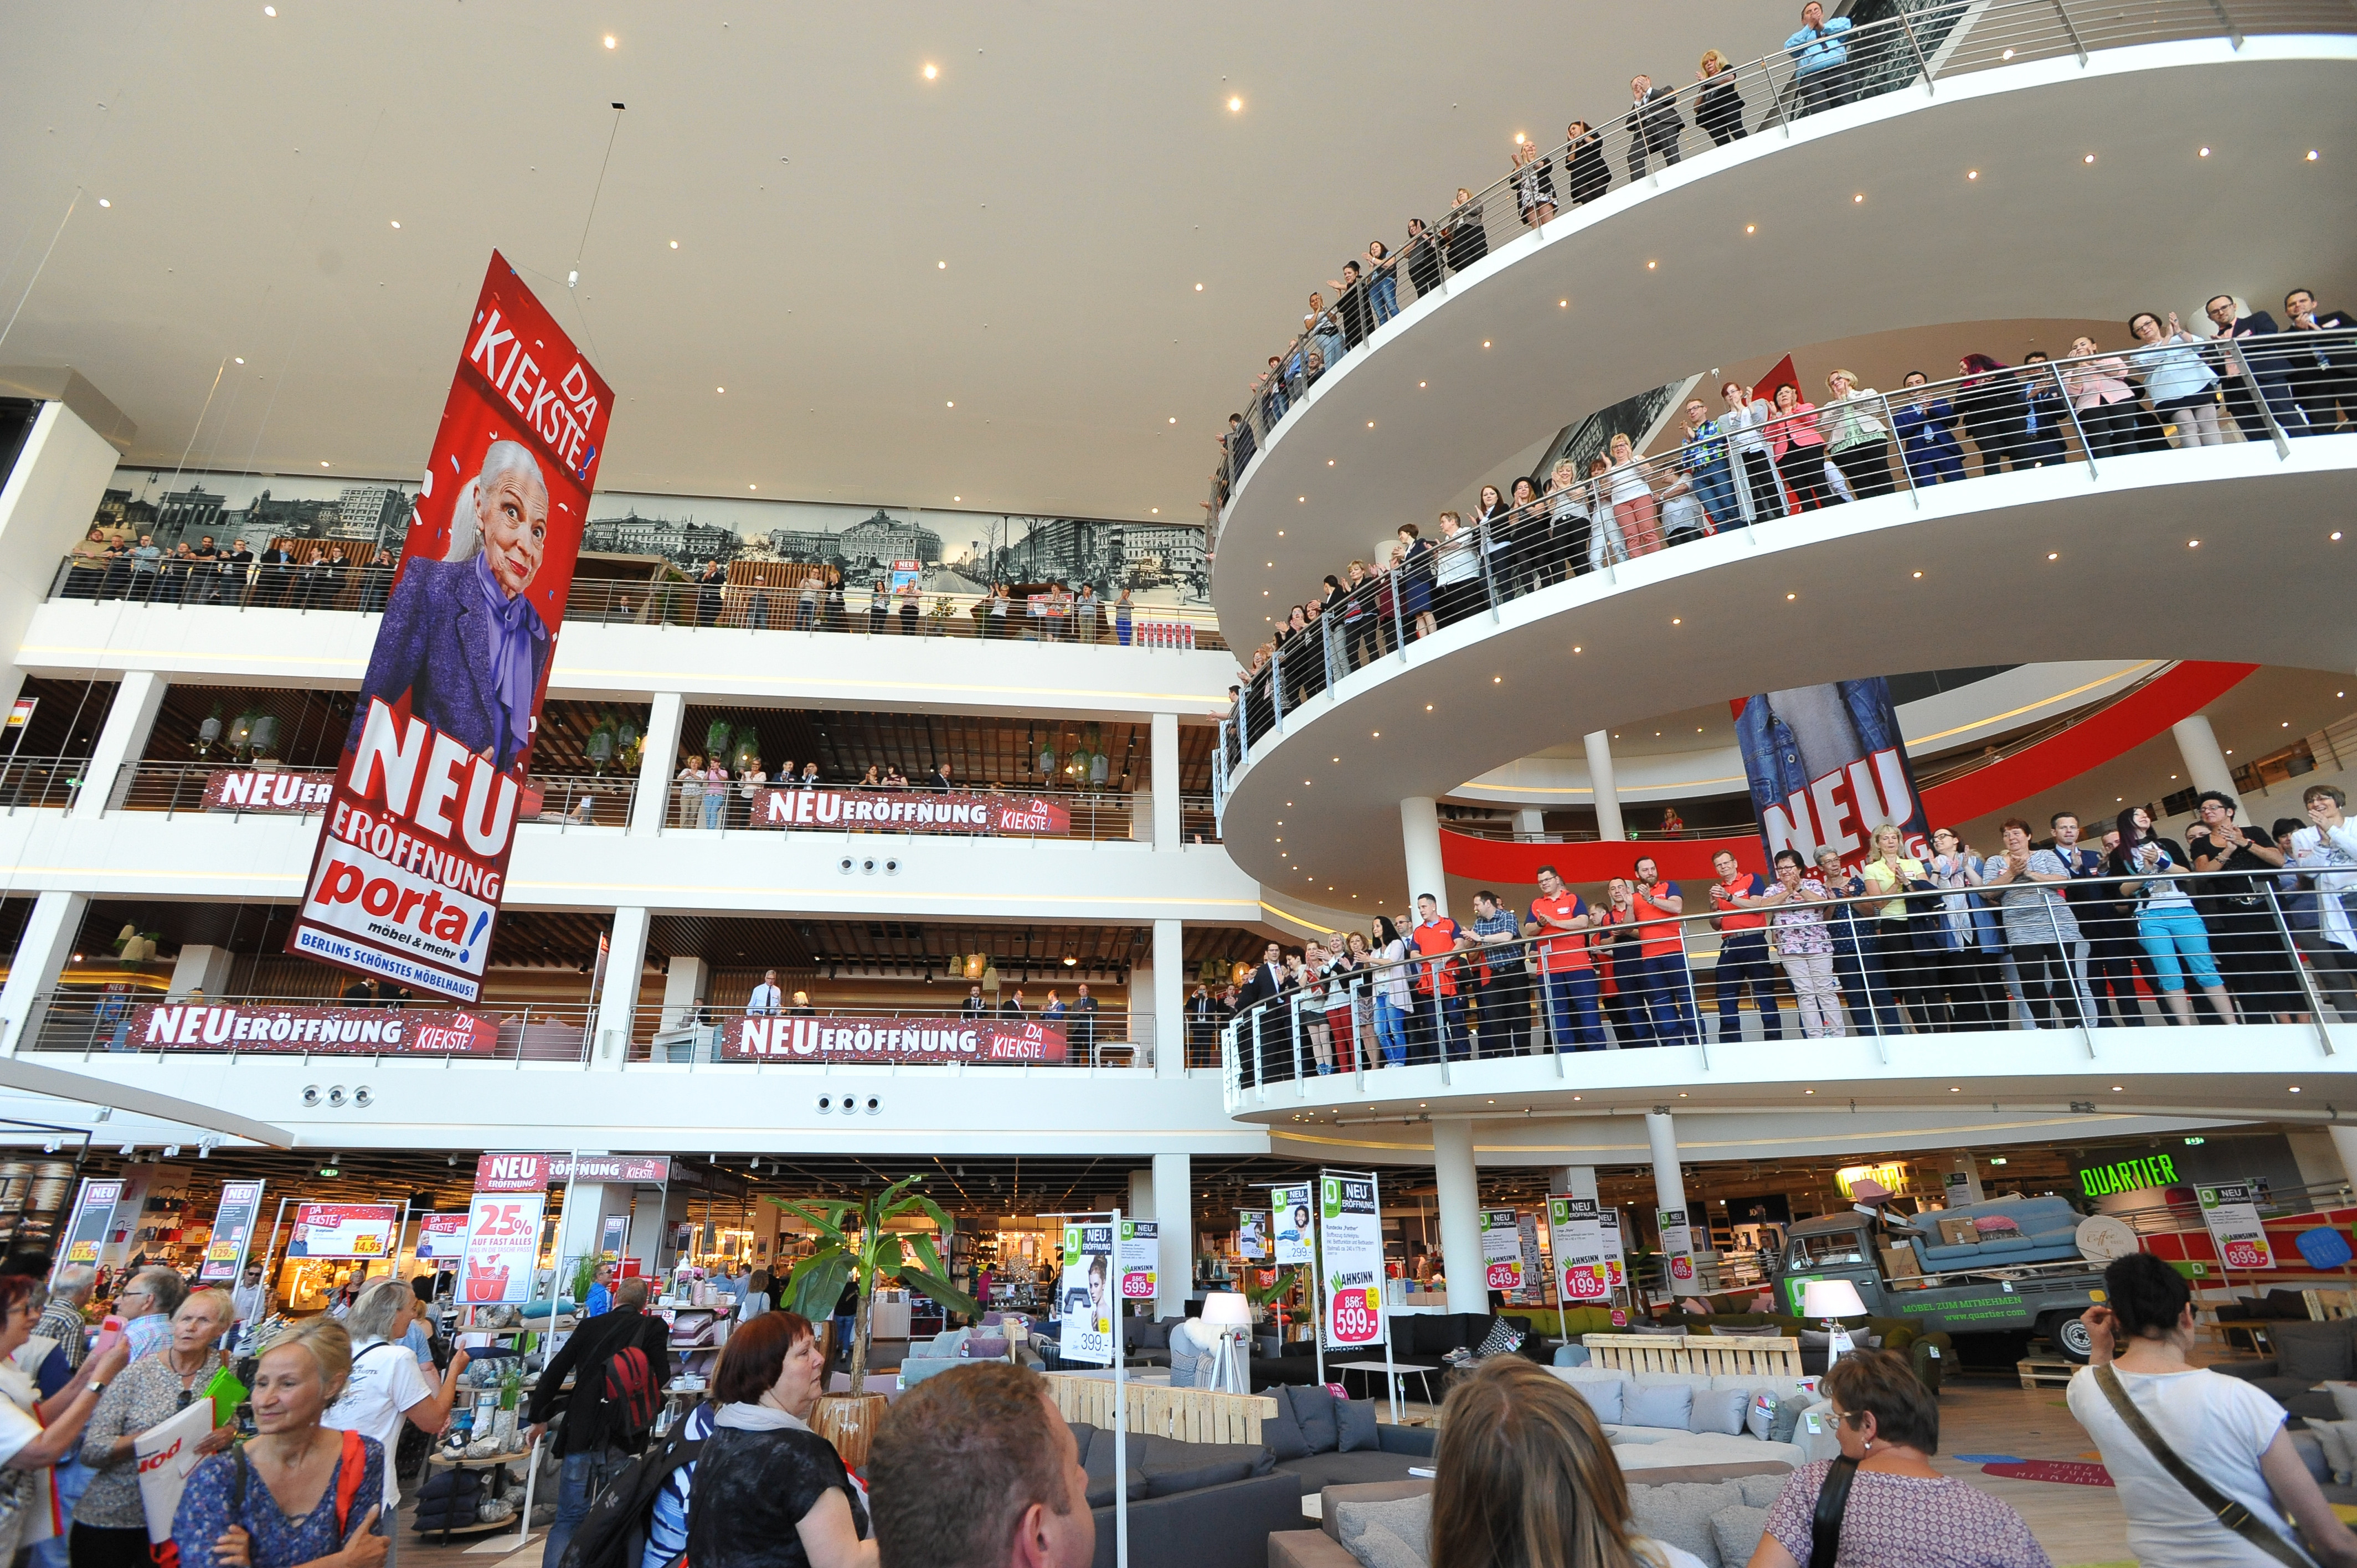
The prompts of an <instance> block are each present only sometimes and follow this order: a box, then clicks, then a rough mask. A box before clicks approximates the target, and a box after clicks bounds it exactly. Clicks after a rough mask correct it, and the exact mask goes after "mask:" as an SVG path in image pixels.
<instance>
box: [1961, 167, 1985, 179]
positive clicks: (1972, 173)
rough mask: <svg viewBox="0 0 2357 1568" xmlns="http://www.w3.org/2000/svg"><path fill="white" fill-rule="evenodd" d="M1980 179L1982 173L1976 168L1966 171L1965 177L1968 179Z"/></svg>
mask: <svg viewBox="0 0 2357 1568" xmlns="http://www.w3.org/2000/svg"><path fill="white" fill-rule="evenodd" d="M1964 177H1965V178H1966V179H1978V178H1980V177H1981V171H1980V170H1978V169H1976V168H1968V169H1966V170H1965V171H1964Z"/></svg>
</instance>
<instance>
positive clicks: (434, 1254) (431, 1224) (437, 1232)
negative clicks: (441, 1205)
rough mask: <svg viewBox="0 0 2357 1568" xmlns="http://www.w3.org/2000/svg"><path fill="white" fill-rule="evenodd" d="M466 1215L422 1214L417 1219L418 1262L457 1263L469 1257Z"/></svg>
mask: <svg viewBox="0 0 2357 1568" xmlns="http://www.w3.org/2000/svg"><path fill="white" fill-rule="evenodd" d="M468 1218H469V1216H468V1215H466V1214H422V1215H420V1216H418V1219H417V1261H418V1262H421V1263H427V1262H432V1263H447V1262H456V1261H457V1260H458V1259H460V1258H463V1257H465V1256H466V1255H467V1221H468Z"/></svg>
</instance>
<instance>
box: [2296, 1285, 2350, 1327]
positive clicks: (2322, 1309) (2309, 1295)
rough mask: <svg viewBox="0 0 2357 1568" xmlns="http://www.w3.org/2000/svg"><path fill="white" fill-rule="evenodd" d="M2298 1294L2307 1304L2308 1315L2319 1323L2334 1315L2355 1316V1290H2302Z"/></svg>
mask: <svg viewBox="0 0 2357 1568" xmlns="http://www.w3.org/2000/svg"><path fill="white" fill-rule="evenodd" d="M2299 1296H2300V1299H2301V1300H2302V1301H2304V1302H2306V1303H2307V1304H2308V1316H2309V1317H2310V1318H2312V1319H2314V1320H2315V1321H2317V1322H2319V1323H2322V1322H2325V1321H2327V1320H2328V1319H2330V1318H2335V1317H2357V1291H2345V1290H2304V1291H2302V1292H2300V1293H2299Z"/></svg>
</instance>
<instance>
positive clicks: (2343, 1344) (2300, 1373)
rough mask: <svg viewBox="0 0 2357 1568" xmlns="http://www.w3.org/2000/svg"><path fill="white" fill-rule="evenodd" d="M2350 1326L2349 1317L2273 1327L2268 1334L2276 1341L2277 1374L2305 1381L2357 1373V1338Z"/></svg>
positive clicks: (2280, 1324) (2344, 1378) (2323, 1379)
mask: <svg viewBox="0 0 2357 1568" xmlns="http://www.w3.org/2000/svg"><path fill="white" fill-rule="evenodd" d="M2350 1329H2351V1324H2350V1322H2349V1320H2347V1319H2342V1320H2341V1321H2339V1322H2333V1323H2278V1324H2276V1325H2274V1326H2270V1327H2269V1329H2268V1330H2267V1337H2269V1338H2270V1339H2273V1340H2274V1341H2275V1348H2276V1375H2277V1376H2278V1377H2285V1378H2297V1379H2298V1380H2301V1381H2302V1382H2304V1383H2320V1382H2325V1381H2327V1380H2346V1379H2348V1378H2349V1377H2350V1376H2351V1375H2352V1372H2357V1340H2352V1338H2351V1337H2350Z"/></svg>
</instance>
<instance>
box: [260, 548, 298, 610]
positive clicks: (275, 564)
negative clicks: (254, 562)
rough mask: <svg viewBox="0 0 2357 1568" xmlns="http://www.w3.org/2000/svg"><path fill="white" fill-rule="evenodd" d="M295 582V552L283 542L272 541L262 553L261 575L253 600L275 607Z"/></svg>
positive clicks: (283, 602) (280, 603)
mask: <svg viewBox="0 0 2357 1568" xmlns="http://www.w3.org/2000/svg"><path fill="white" fill-rule="evenodd" d="M294 582H295V553H294V552H293V551H291V550H289V549H287V548H286V547H285V545H284V544H279V543H276V542H273V543H272V545H271V546H270V548H269V549H267V550H265V551H264V552H263V553H262V576H261V580H260V582H259V583H258V584H257V585H256V586H255V589H254V595H253V602H254V603H256V604H258V605H267V606H269V607H272V608H276V607H279V606H280V605H283V604H285V602H286V590H287V589H288V588H289V587H291V586H293V585H294Z"/></svg>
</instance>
